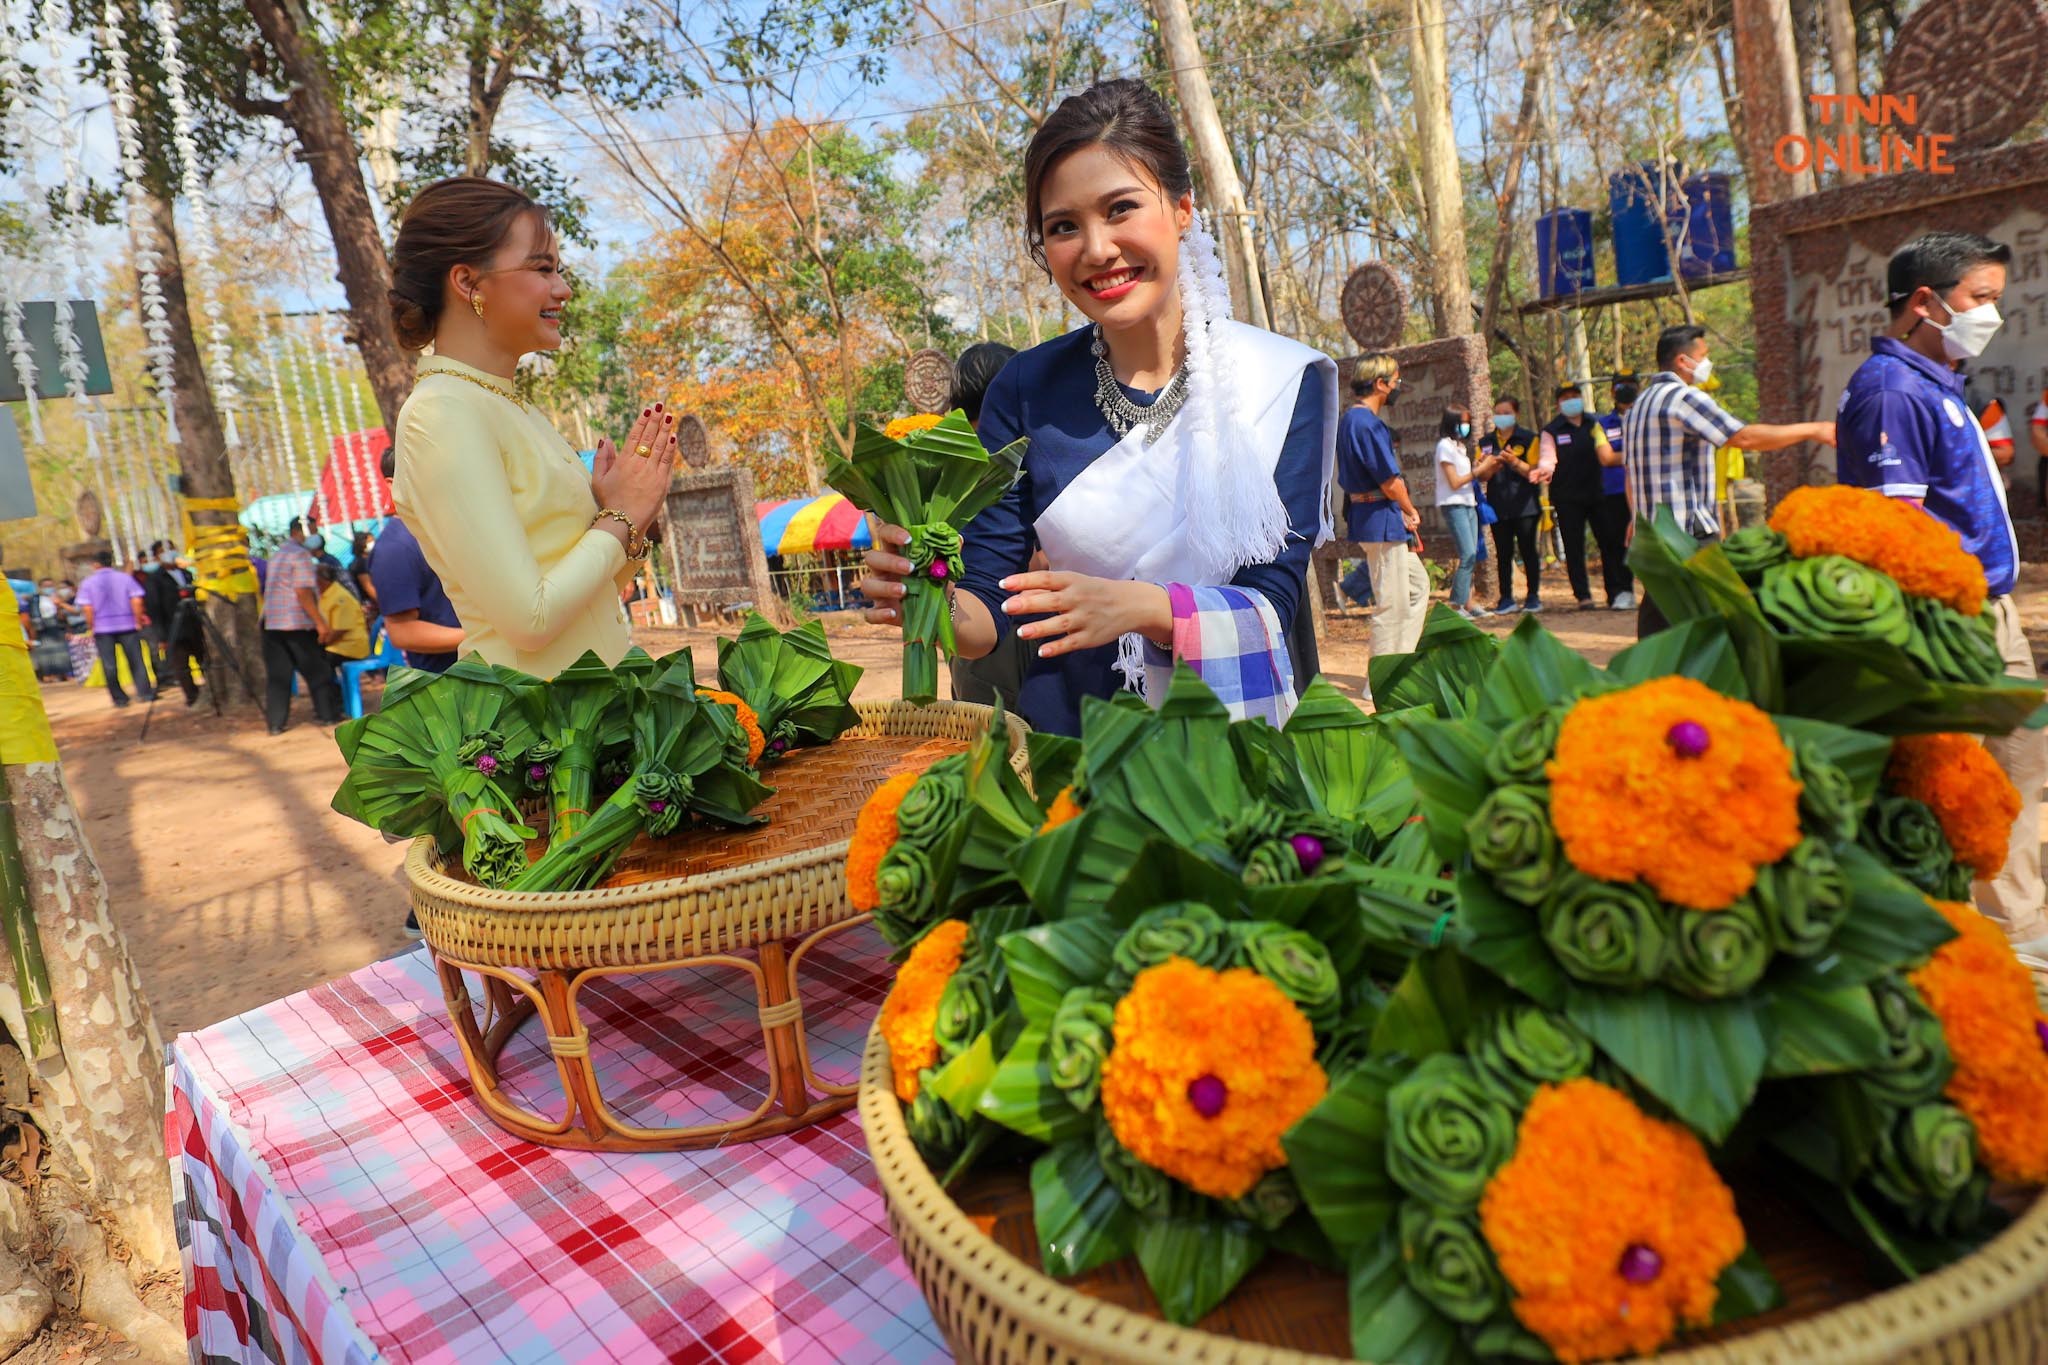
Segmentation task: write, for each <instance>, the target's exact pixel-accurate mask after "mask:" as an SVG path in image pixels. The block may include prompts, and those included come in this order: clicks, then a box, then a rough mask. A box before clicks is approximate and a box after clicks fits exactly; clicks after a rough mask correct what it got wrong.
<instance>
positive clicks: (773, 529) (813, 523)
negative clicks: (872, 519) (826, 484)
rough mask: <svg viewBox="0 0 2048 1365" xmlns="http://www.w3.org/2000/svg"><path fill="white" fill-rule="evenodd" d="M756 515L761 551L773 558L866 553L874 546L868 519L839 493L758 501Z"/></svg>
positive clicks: (755, 507)
mask: <svg viewBox="0 0 2048 1365" xmlns="http://www.w3.org/2000/svg"><path fill="white" fill-rule="evenodd" d="M754 516H755V517H756V518H757V519H758V520H759V521H760V523H761V548H762V549H764V550H766V551H767V552H768V553H769V554H771V555H796V554H810V553H813V552H815V551H818V550H865V549H867V548H868V547H869V546H870V545H872V544H874V538H873V537H872V536H871V535H869V534H868V523H867V518H866V517H864V516H862V515H861V512H860V509H859V508H857V507H855V506H854V505H853V504H852V503H850V502H848V501H847V500H846V499H845V497H844V496H842V495H840V494H838V493H820V494H819V495H818V496H817V497H815V498H791V499H788V500H787V501H784V502H757V503H755V504H754Z"/></svg>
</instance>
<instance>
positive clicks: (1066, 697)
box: [960, 327, 1323, 735]
mask: <svg viewBox="0 0 2048 1365" xmlns="http://www.w3.org/2000/svg"><path fill="white" fill-rule="evenodd" d="M1090 337H1091V329H1090V328H1088V327H1082V328H1079V329H1078V330H1076V331H1072V332H1068V333H1066V334H1065V335H1064V336H1059V337H1055V338H1053V339H1052V340H1051V341H1048V342H1045V343H1044V344H1043V345H1039V346H1034V347H1032V348H1031V349H1030V350H1028V351H1025V352H1023V353H1022V354H1020V355H1017V356H1015V357H1013V358H1012V359H1011V361H1010V363H1009V364H1007V365H1005V366H1004V367H1003V370H1002V373H1000V374H998V375H997V376H996V378H995V382H994V383H992V384H990V385H989V389H988V394H987V396H986V397H985V398H983V400H982V407H981V423H980V435H981V443H982V444H983V445H984V446H986V447H987V448H988V449H990V450H1000V449H1002V448H1003V447H1004V446H1006V445H1008V444H1009V443H1010V442H1012V441H1014V440H1016V439H1017V438H1018V437H1020V436H1021V437H1025V438H1028V439H1029V441H1030V445H1028V446H1027V447H1026V448H1025V452H1024V468H1023V474H1022V477H1021V478H1019V479H1018V481H1017V484H1016V486H1015V487H1014V488H1012V489H1011V490H1010V491H1009V492H1008V493H1006V494H1005V495H1004V496H1003V498H1002V500H1001V501H1000V502H998V503H996V504H995V505H994V506H993V507H990V508H989V509H988V510H987V511H985V512H983V513H982V514H981V515H980V516H978V517H976V518H975V519H974V520H973V521H972V522H971V523H969V525H968V527H967V531H966V535H965V541H966V569H965V572H963V573H962V574H961V577H960V586H961V587H962V588H963V589H965V590H966V591H968V592H971V593H973V594H974V595H975V596H976V597H978V598H980V599H981V600H982V602H983V604H985V605H986V606H987V607H988V610H989V614H990V615H991V616H993V617H994V618H995V622H996V631H997V634H998V637H999V638H1000V636H1001V635H1003V634H1006V633H1007V632H1009V631H1011V630H1013V629H1015V628H1016V627H1017V626H1019V625H1022V624H1023V623H1024V622H1026V621H1030V620H1038V619H1042V618H1039V617H1028V616H1019V617H1011V616H1006V615H1004V614H1003V602H1004V601H1005V600H1006V599H1007V598H1008V597H1009V596H1010V594H1009V593H1007V592H1005V591H1003V589H1002V588H1000V587H999V586H997V585H998V584H999V583H1000V582H1001V581H1002V580H1003V579H1004V578H1007V577H1009V576H1010V575H1011V574H1019V573H1023V572H1024V571H1025V570H1026V569H1027V568H1028V567H1029V566H1030V561H1031V554H1032V551H1034V550H1035V549H1037V548H1038V537H1037V534H1036V532H1035V531H1034V530H1033V526H1034V524H1035V523H1036V522H1037V520H1038V518H1039V517H1040V516H1041V515H1042V514H1043V513H1044V511H1045V509H1046V508H1048V507H1050V506H1052V504H1053V501H1054V499H1056V498H1058V497H1059V495H1060V494H1061V493H1062V492H1064V491H1065V490H1066V487H1067V485H1068V484H1070V483H1072V482H1073V481H1074V479H1075V478H1076V477H1077V476H1078V475H1079V474H1080V473H1081V471H1082V470H1084V469H1086V468H1087V467H1088V466H1089V465H1091V464H1093V463H1094V462H1095V461H1096V460H1098V459H1100V458H1101V457H1102V456H1104V455H1106V454H1108V453H1109V451H1110V450H1111V449H1113V448H1114V447H1115V446H1116V444H1117V442H1118V440H1120V439H1121V438H1120V437H1118V436H1117V435H1116V433H1115V432H1114V431H1112V430H1111V429H1110V426H1109V422H1108V420H1107V419H1105V418H1104V417H1103V415H1102V410H1101V409H1100V408H1098V407H1096V406H1095V361H1094V357H1093V356H1092V355H1091V354H1090V352H1089V341H1090ZM1124 393H1125V395H1126V396H1127V397H1129V398H1130V399H1131V401H1132V402H1134V403H1137V404H1140V405H1141V406H1142V405H1148V404H1150V403H1151V402H1152V400H1153V399H1154V398H1156V397H1157V394H1153V393H1146V392H1144V391H1143V390H1140V389H1133V388H1129V387H1127V386H1126V387H1125V388H1124ZM1322 427H1323V391H1322V386H1321V384H1320V383H1319V382H1318V379H1317V376H1316V374H1315V372H1314V371H1313V370H1311V369H1307V368H1304V370H1303V372H1302V379H1301V389H1300V392H1299V394H1298V395H1297V396H1296V398H1295V402H1294V415H1293V417H1292V419H1291V420H1290V421H1289V423H1288V427H1287V439H1286V442H1285V444H1284V445H1283V446H1282V448H1281V452H1280V462H1279V464H1278V466H1277V467H1276V468H1275V469H1274V472H1273V481H1274V483H1275V484H1276V485H1277V486H1278V488H1279V490H1280V498H1281V501H1282V502H1283V503H1284V504H1285V506H1286V508H1287V522H1288V527H1289V532H1288V537H1287V545H1286V547H1285V548H1284V549H1283V550H1281V552H1280V556H1279V558H1277V559H1275V560H1272V561H1271V562H1269V563H1265V564H1252V565H1247V566H1246V567H1244V568H1242V569H1239V570H1238V571H1237V573H1236V574H1234V575H1232V577H1231V579H1230V581H1231V583H1233V584H1235V585H1236V586H1238V587H1244V588H1252V589H1255V590H1256V591H1258V592H1259V593H1261V594H1262V595H1264V597H1265V599H1266V600H1267V601H1268V602H1270V603H1271V604H1272V606H1273V611H1274V614H1275V615H1277V616H1278V617H1279V620H1280V627H1281V629H1282V630H1283V631H1287V630H1288V628H1289V626H1290V625H1291V624H1292V623H1293V621H1294V618H1295V613H1296V612H1297V611H1299V610H1301V608H1302V605H1303V597H1304V593H1303V584H1304V583H1305V581H1306V576H1307V572H1308V560H1309V554H1310V552H1311V551H1312V550H1313V549H1314V547H1315V542H1316V534H1317V532H1318V530H1319V529H1320V527H1321V525H1322V498H1323V430H1322ZM1052 567H1053V568H1054V569H1060V568H1062V567H1064V566H1063V565H1059V564H1054V565H1053V566H1052ZM1196 586H1200V585H1196ZM1116 656H1117V647H1116V646H1115V645H1114V644H1110V645H1103V646H1100V647H1098V648H1095V649H1085V650H1077V651H1075V652H1074V653H1071V654H1058V655H1054V656H1053V657H1052V658H1050V659H1040V658H1038V657H1036V655H1035V653H1034V652H1033V651H1031V650H1029V649H1027V650H1026V662H1025V667H1024V682H1023V686H1022V687H1021V688H1020V689H1019V690H1018V693H1017V709H1018V710H1019V711H1020V712H1022V713H1023V716H1024V719H1025V720H1026V721H1027V722H1029V723H1030V725H1031V727H1032V728H1033V729H1035V730H1045V731H1049V732H1051V733H1053V734H1062V735H1074V734H1079V733H1080V730H1081V699H1082V698H1083V697H1108V696H1112V695H1114V694H1115V693H1116V692H1117V690H1118V689H1119V688H1120V687H1121V686H1122V685H1123V680H1122V676H1121V675H1120V674H1118V673H1117V672H1116V667H1115V665H1116ZM1298 671H1299V670H1298V669H1297V672H1298ZM1295 685H1296V687H1297V689H1298V688H1300V687H1302V686H1304V685H1305V680H1303V679H1300V678H1298V677H1297V679H1296V684H1295Z"/></svg>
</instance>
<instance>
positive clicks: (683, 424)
mask: <svg viewBox="0 0 2048 1365" xmlns="http://www.w3.org/2000/svg"><path fill="white" fill-rule="evenodd" d="M676 455H677V457H678V458H680V459H681V460H682V462H683V463H684V464H686V465H688V466H690V468H692V469H702V468H703V467H704V466H705V465H707V464H710V463H711V433H710V432H709V431H707V430H705V428H704V419H703V418H701V417H699V416H698V415H697V414H696V413H694V412H692V413H686V414H684V416H683V417H682V418H681V420H679V421H678V422H677V423H676Z"/></svg>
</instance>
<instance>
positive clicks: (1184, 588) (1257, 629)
mask: <svg viewBox="0 0 2048 1365" xmlns="http://www.w3.org/2000/svg"><path fill="white" fill-rule="evenodd" d="M1022 169H1023V176H1022V181H1023V187H1024V206H1025V209H1024V230H1025V242H1024V246H1025V249H1026V250H1027V251H1028V252H1029V253H1030V254H1031V257H1032V259H1033V260H1034V261H1035V262H1036V263H1037V264H1038V265H1039V266H1040V268H1041V269H1043V270H1044V271H1045V272H1046V275H1047V277H1048V278H1049V279H1050V280H1051V281H1052V283H1053V284H1054V285H1055V286H1056V287H1057V288H1058V289H1059V291H1060V293H1061V294H1062V295H1063V296H1064V297H1065V298H1066V299H1067V301H1068V302H1070V303H1071V304H1073V306H1074V307H1075V309H1076V310H1078V311H1079V312H1080V314H1081V315H1082V317H1083V318H1085V319H1086V325H1084V326H1082V327H1080V328H1077V329H1076V330H1074V331H1071V332H1068V333H1067V334H1065V335H1064V336H1060V337H1055V338H1053V339H1052V340H1051V341H1048V342H1045V343H1044V344H1042V345H1039V346H1034V347H1032V348H1031V349H1030V350H1028V351H1025V352H1023V353H1022V354H1020V355H1018V356H1017V357H1015V358H1014V359H1012V360H1011V361H1010V362H1009V363H1008V364H1007V365H1005V366H1004V367H1003V369H1002V371H1001V373H999V374H998V375H997V376H996V377H995V380H994V382H993V383H991V384H990V385H989V389H988V394H987V397H986V399H985V400H984V401H983V404H982V408H981V420H980V427H979V430H980V435H981V440H982V442H983V444H985V445H986V446H988V447H989V448H990V449H992V450H994V449H1000V448H1002V447H1003V446H1005V445H1007V444H1009V443H1010V442H1012V441H1015V440H1018V439H1020V438H1021V439H1023V440H1025V441H1027V442H1028V444H1027V445H1026V447H1025V452H1024V458H1023V468H1022V471H1021V473H1020V476H1019V478H1018V481H1017V482H1016V484H1015V485H1013V486H1012V487H1011V489H1010V490H1009V492H1008V493H1006V494H1005V495H1004V496H1003V498H1002V499H1001V500H1000V501H998V502H997V503H996V504H995V505H994V506H992V507H990V508H989V509H988V510H986V511H984V512H983V513H982V514H981V515H980V516H978V517H976V518H975V519H974V520H973V521H972V522H971V523H969V524H968V526H967V528H966V530H965V532H964V534H963V537H962V539H963V540H964V542H965V560H966V567H965V569H964V571H963V572H962V573H961V575H960V577H959V581H958V585H957V590H955V591H953V592H952V593H951V594H950V596H951V609H952V622H953V631H954V637H955V639H956V640H957V641H958V646H959V648H958V651H957V652H958V653H959V655H960V656H961V657H963V658H967V659H976V658H981V657H984V656H986V655H987V654H988V653H989V652H990V651H991V650H993V649H994V648H995V647H996V645H997V643H998V642H999V641H1000V640H1001V639H1002V638H1004V637H1006V636H1008V635H1011V634H1013V633H1014V634H1015V635H1017V636H1019V637H1021V638H1022V639H1023V640H1024V641H1025V642H1026V648H1027V649H1028V650H1029V651H1030V657H1029V660H1028V663H1027V666H1026V668H1025V672H1024V679H1023V682H1022V684H1021V686H1020V687H1019V688H1018V694H1017V709H1018V711H1019V712H1020V713H1021V714H1022V715H1023V717H1024V719H1025V720H1026V721H1028V722H1030V724H1031V725H1032V727H1033V728H1035V729H1040V730H1047V731H1051V732H1053V733H1055V734H1066V735H1071V734H1076V733H1078V732H1079V729H1080V723H1081V708H1082V704H1083V702H1084V701H1085V699H1086V698H1088V697H1109V696H1112V695H1113V694H1115V693H1116V692H1117V691H1118V690H1119V689H1126V690H1128V689H1136V690H1139V691H1141V692H1142V694H1143V695H1144V696H1145V697H1147V698H1148V699H1149V700H1151V701H1152V702H1154V703H1155V704H1156V703H1157V702H1159V701H1161V700H1163V699H1164V697H1165V695H1166V689H1167V686H1168V684H1169V682H1170V681H1171V678H1172V676H1173V673H1172V670H1173V669H1174V667H1175V666H1176V665H1177V664H1185V665H1187V666H1188V667H1189V668H1190V669H1191V670H1193V671H1194V672H1195V673H1196V674H1197V675H1199V676H1200V677H1202V678H1203V679H1204V680H1205V681H1207V682H1208V684H1209V685H1210V687H1211V688H1213V689H1214V690H1215V691H1216V693H1217V695H1218V698H1219V699H1220V700H1221V701H1222V702H1223V704H1224V706H1225V707H1226V708H1227V709H1228V710H1229V711H1230V713H1231V714H1232V715H1233V716H1236V717H1240V718H1254V717H1255V718H1260V719H1265V720H1268V721H1270V722H1272V723H1273V724H1275V725H1277V724H1279V723H1281V722H1282V721H1284V720H1285V719H1286V718H1287V716H1288V715H1289V714H1290V713H1291V712H1292V711H1293V709H1294V706H1295V703H1296V700H1297V698H1298V689H1299V688H1300V687H1301V686H1303V685H1304V684H1305V683H1306V678H1305V677H1304V676H1303V674H1302V673H1301V672H1300V669H1301V668H1302V667H1304V666H1311V665H1309V664H1308V660H1307V658H1306V656H1305V654H1297V652H1296V651H1294V650H1292V649H1291V648H1290V645H1289V636H1290V632H1294V631H1298V630H1300V629H1302V628H1303V624H1304V623H1303V622H1302V621H1301V619H1300V618H1301V617H1302V616H1303V615H1305V614H1306V612H1305V603H1304V602H1303V598H1304V595H1305V593H1304V583H1305V577H1306V572H1307V568H1308V560H1309V555H1310V553H1311V552H1312V551H1313V550H1314V548H1315V547H1316V546H1317V545H1318V544H1320V543H1322V542H1323V541H1326V540H1328V539H1329V538H1330V536H1331V527H1330V520H1329V511H1328V506H1327V503H1328V490H1329V482H1330V477H1331V467H1332V464H1333V461H1334V455H1335V446H1334V438H1335V432H1336V425H1337V413H1336V406H1337V394H1336V367H1335V366H1334V365H1333V364H1332V363H1331V362H1330V361H1329V360H1328V359H1327V358H1326V357H1324V356H1322V355H1320V354H1318V353H1317V352H1315V351H1313V350H1311V349H1310V348H1308V347H1306V346H1303V345H1301V344H1300V343H1299V342H1296V341H1293V340H1290V339H1289V338H1286V337H1282V336H1279V335H1276V334H1275V333H1272V332H1268V331H1263V330H1261V329H1258V328H1254V327H1248V326H1245V325H1244V324H1242V323H1239V322H1236V321H1234V320H1233V319H1232V318H1231V309H1230V290H1229V285H1228V284H1227V282H1226V280H1225V278H1224V275H1223V270H1222V264H1221V261H1220V259H1219V257H1218V255H1217V251H1216V243H1215V239H1214V238H1212V237H1211V236H1210V235H1209V233H1208V230H1207V229H1206V228H1204V227H1203V225H1202V220H1201V215H1200V214H1199V213H1198V212H1197V211H1196V208H1195V202H1194V176H1193V171H1192V168H1191V167H1190V165H1189V161H1188V153H1187V148H1186V146H1185V145H1184V144H1183V143H1182V142H1181V140H1180V134H1179V132H1178V130H1177V128H1176V126H1175V122H1174V117H1173V113H1172V111H1171V110H1170V109H1169V108H1168V107H1167V105H1166V102H1165V101H1164V100H1163V99H1161V98H1160V96H1159V94H1158V92H1157V91H1155V90H1153V89H1151V88H1150V87H1148V86H1147V85H1145V84H1144V83H1143V82H1141V81H1135V80H1115V81H1106V82H1103V83H1101V84H1099V85H1095V86H1092V87H1090V88H1089V89H1087V90H1085V91H1083V92H1082V93H1080V94H1078V95H1074V96H1071V97H1069V98H1068V99H1066V100H1064V101H1062V102H1061V103H1060V105H1059V107H1058V108H1056V109H1055V110H1053V112H1052V113H1051V114H1050V115H1049V116H1048V117H1047V118H1046V120H1045V122H1044V123H1042V124H1041V125H1040V126H1039V128H1038V130H1037V131H1036V132H1035V133H1034V134H1033V135H1032V138H1031V142H1030V144H1029V146H1028V147H1027V148H1026V150H1025V154H1024V165H1023V168H1022ZM871 524H873V526H874V535H875V548H874V549H873V550H871V551H870V552H869V553H868V556H867V573H866V575H865V577H863V579H862V580H861V592H862V594H863V595H864V596H865V597H867V598H868V600H869V601H871V602H873V603H875V604H876V605H875V607H874V608H873V609H872V610H870V611H869V612H868V619H869V620H870V621H875V622H878V623H888V624H897V623H900V621H901V620H902V611H901V606H900V603H901V601H902V599H903V595H904V584H903V578H904V576H905V575H907V574H908V573H910V572H911V563H910V560H909V559H908V558H907V557H905V555H904V554H903V553H902V551H903V548H904V546H905V545H906V544H907V543H908V541H909V533H908V532H907V531H906V530H905V529H904V528H903V527H900V526H889V525H886V524H881V523H873V522H872V519H871ZM1037 550H1043V551H1044V553H1045V557H1046V562H1047V564H1048V566H1049V567H1048V568H1046V569H1044V570H1034V569H1032V568H1031V560H1032V556H1033V553H1034V551H1037ZM463 620H464V622H465V624H466V623H467V622H468V620H469V617H468V614H467V613H464V616H463Z"/></svg>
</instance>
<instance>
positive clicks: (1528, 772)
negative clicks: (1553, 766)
mask: <svg viewBox="0 0 2048 1365" xmlns="http://www.w3.org/2000/svg"><path fill="white" fill-rule="evenodd" d="M1562 723H1563V717H1562V716H1561V714H1560V713H1559V711H1558V709H1557V708H1556V707H1552V706H1546V707H1544V708H1543V709H1542V710H1541V711H1534V712H1531V713H1530V714H1529V715H1526V716H1523V717H1522V718H1521V719H1520V720H1518V721H1516V722H1514V723H1513V724H1512V725H1509V726H1508V727H1507V728H1506V729H1505V730H1502V731H1501V732H1500V736H1499V738H1497V739H1495V740H1494V742H1493V747H1492V748H1491V749H1488V750H1487V751H1486V775H1487V776H1488V777H1490V778H1492V779H1493V780H1494V781H1495V782H1497V783H1499V784H1500V785H1501V786H1504V787H1510V786H1526V785H1532V784H1535V783H1541V782H1548V781H1549V780H1550V774H1549V773H1548V772H1547V771H1546V765H1547V764H1548V763H1549V762H1550V757H1551V755H1552V754H1554V753H1556V752H1557V729H1558V726H1559V725H1560V724H1562Z"/></svg>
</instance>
